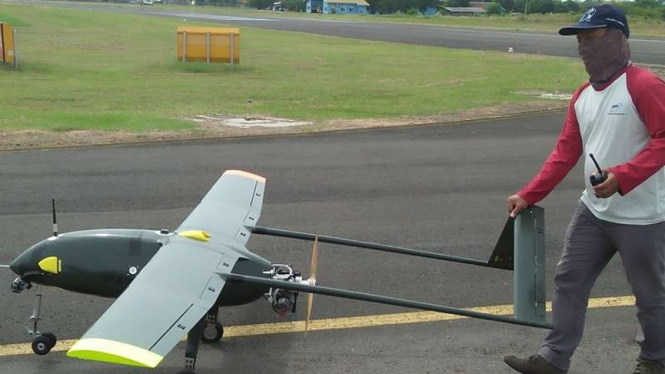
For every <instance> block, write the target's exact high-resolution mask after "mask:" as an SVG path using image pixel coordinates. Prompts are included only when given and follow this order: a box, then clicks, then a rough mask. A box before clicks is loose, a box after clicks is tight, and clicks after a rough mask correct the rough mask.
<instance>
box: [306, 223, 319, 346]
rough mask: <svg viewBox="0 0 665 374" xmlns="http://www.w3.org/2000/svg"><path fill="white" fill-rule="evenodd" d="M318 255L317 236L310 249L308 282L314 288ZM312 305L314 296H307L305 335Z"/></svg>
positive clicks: (310, 294) (311, 294)
mask: <svg viewBox="0 0 665 374" xmlns="http://www.w3.org/2000/svg"><path fill="white" fill-rule="evenodd" d="M318 253H319V236H318V235H316V236H315V237H314V247H313V248H312V266H311V267H310V269H309V279H308V280H307V282H309V285H310V286H316V262H317V256H318ZM312 305H314V294H313V293H311V292H310V293H309V295H307V314H306V315H307V316H306V317H305V334H307V331H309V320H310V318H311V317H312Z"/></svg>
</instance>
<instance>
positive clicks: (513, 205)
mask: <svg viewBox="0 0 665 374" xmlns="http://www.w3.org/2000/svg"><path fill="white" fill-rule="evenodd" d="M506 205H507V206H508V213H510V216H511V217H512V218H515V217H517V215H518V214H519V212H520V211H521V210H522V209H524V208H526V207H528V206H529V203H527V202H526V200H524V199H522V197H521V196H520V195H517V194H515V195H512V196H509V197H508V198H507V199H506Z"/></svg>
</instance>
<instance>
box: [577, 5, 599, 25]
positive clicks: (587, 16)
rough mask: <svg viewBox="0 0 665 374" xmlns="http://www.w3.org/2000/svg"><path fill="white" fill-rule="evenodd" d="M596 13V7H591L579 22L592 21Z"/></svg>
mask: <svg viewBox="0 0 665 374" xmlns="http://www.w3.org/2000/svg"><path fill="white" fill-rule="evenodd" d="M595 15H596V8H591V9H589V10H587V11H586V13H584V15H583V16H582V18H580V20H579V22H589V21H591V18H593V16H595Z"/></svg>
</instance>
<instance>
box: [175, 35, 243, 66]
mask: <svg viewBox="0 0 665 374" xmlns="http://www.w3.org/2000/svg"><path fill="white" fill-rule="evenodd" d="M176 47H177V48H176V49H177V58H178V61H183V62H186V61H205V62H207V63H210V62H228V63H230V64H231V65H233V64H237V63H239V62H240V29H237V28H222V27H178V30H177V41H176Z"/></svg>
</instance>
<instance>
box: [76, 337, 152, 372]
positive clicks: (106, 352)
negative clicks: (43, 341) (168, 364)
mask: <svg viewBox="0 0 665 374" xmlns="http://www.w3.org/2000/svg"><path fill="white" fill-rule="evenodd" d="M67 356H68V357H74V358H79V359H82V360H93V361H101V362H108V363H112V364H120V365H129V366H138V367H146V368H153V369H154V368H155V367H157V365H159V363H160V362H161V361H162V359H164V357H162V356H160V355H158V354H156V353H154V352H150V351H149V350H147V349H143V348H140V347H136V346H133V345H131V344H127V343H122V342H117V341H114V340H108V339H99V338H91V339H82V340H79V341H78V342H76V344H74V346H73V347H72V348H70V349H69V351H67Z"/></svg>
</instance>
